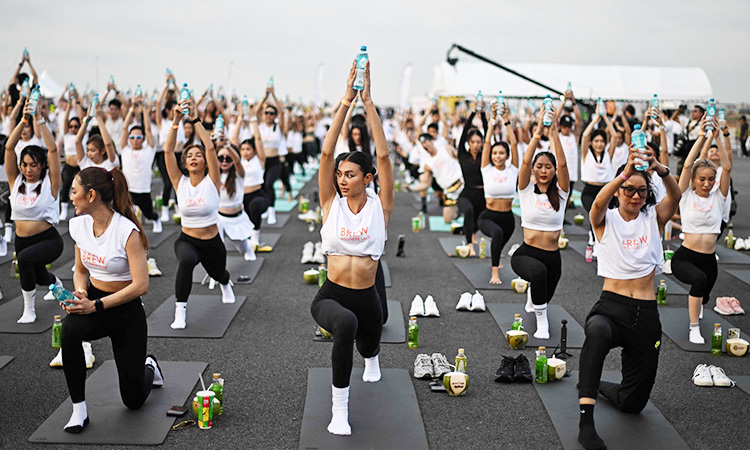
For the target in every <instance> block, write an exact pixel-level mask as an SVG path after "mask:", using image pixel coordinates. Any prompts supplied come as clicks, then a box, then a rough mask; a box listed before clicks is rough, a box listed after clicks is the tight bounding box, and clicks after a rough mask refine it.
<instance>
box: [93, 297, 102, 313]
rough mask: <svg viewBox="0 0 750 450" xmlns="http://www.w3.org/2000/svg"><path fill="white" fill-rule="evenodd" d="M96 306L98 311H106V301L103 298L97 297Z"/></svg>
mask: <svg viewBox="0 0 750 450" xmlns="http://www.w3.org/2000/svg"><path fill="white" fill-rule="evenodd" d="M94 308H96V312H102V311H104V303H102V299H100V298H97V299H96V300H94Z"/></svg>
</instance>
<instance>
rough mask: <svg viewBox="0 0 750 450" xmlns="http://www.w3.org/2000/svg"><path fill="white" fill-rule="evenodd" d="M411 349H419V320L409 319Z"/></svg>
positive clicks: (412, 317)
mask: <svg viewBox="0 0 750 450" xmlns="http://www.w3.org/2000/svg"><path fill="white" fill-rule="evenodd" d="M408 345H409V348H419V325H417V318H416V317H414V316H411V317H409V343H408Z"/></svg>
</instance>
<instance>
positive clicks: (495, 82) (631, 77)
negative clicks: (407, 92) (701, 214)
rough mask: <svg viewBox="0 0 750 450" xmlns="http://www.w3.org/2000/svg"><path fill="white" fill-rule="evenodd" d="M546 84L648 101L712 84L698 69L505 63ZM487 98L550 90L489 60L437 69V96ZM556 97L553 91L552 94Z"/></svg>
mask: <svg viewBox="0 0 750 450" xmlns="http://www.w3.org/2000/svg"><path fill="white" fill-rule="evenodd" d="M504 65H505V66H507V67H509V68H510V69H512V70H515V71H516V72H518V73H521V74H523V75H525V76H527V77H529V78H531V79H533V80H536V81H538V82H540V83H542V84H545V85H547V86H550V87H552V88H555V89H557V90H558V91H561V92H562V91H564V90H565V89H566V87H567V85H568V82H571V83H572V85H573V92H574V93H575V95H576V97H577V98H592V99H595V98H597V97H602V98H603V99H612V100H626V101H648V100H650V99H651V98H652V97H653V96H654V94H657V95H658V96H659V99H660V100H667V101H669V100H673V101H686V100H704V101H705V100H708V99H709V98H711V97H712V95H713V90H712V88H711V82H710V81H709V79H708V76H707V75H706V73H705V72H704V71H703V69H701V68H700V67H648V66H595V65H575V64H524V63H509V64H504ZM480 89H481V90H482V93H483V94H484V95H485V96H488V97H491V96H494V95H497V92H498V91H500V90H502V91H503V95H505V96H506V97H544V96H546V95H547V94H552V92H550V91H548V90H546V89H544V88H542V87H539V86H537V85H535V84H533V83H531V82H529V81H526V80H524V79H522V78H520V77H518V76H516V75H514V74H512V73H510V72H506V71H504V70H502V69H499V68H497V67H494V66H491V65H489V64H486V63H475V62H471V63H466V62H461V61H459V62H458V63H456V65H455V66H451V65H449V64H448V63H443V64H441V65H439V66H436V67H435V69H434V75H433V81H432V93H433V95H437V96H443V97H445V96H457V97H472V96H475V95H476V94H477V91H478V90H480ZM554 96H555V95H554V94H553V97H554Z"/></svg>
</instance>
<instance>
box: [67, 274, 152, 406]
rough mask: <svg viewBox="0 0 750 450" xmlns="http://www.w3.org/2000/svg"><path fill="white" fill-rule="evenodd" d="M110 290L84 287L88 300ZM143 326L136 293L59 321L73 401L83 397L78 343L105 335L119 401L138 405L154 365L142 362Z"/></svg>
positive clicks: (83, 364) (83, 375)
mask: <svg viewBox="0 0 750 450" xmlns="http://www.w3.org/2000/svg"><path fill="white" fill-rule="evenodd" d="M110 294H111V292H103V291H100V290H99V289H97V288H95V287H94V286H92V285H89V287H88V298H89V299H90V300H96V299H98V298H102V297H105V296H107V295H110ZM147 329H148V326H147V325H146V313H145V312H144V311H143V305H142V304H141V298H140V297H138V298H136V299H133V300H130V301H129V302H127V303H125V304H122V305H118V306H115V307H113V308H107V309H105V310H104V311H101V312H94V313H91V314H69V315H68V316H67V317H66V318H65V319H64V320H63V322H62V357H63V371H64V372H65V381H67V383H68V391H70V399H71V400H72V401H73V403H79V402H82V401H84V400H86V359H85V356H84V353H83V347H82V346H81V343H82V342H83V341H93V340H97V339H101V338H103V337H109V339H110V341H112V353H114V356H115V365H116V366H117V378H118V380H119V382H120V397H121V398H122V402H123V403H124V404H125V406H127V407H128V408H130V409H138V408H140V407H141V405H143V402H145V401H146V399H147V398H148V395H149V394H150V393H151V385H152V384H153V381H154V369H153V368H152V367H151V366H149V365H146V344H147V339H148V337H147V335H148V333H147Z"/></svg>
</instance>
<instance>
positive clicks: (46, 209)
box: [10, 173, 60, 225]
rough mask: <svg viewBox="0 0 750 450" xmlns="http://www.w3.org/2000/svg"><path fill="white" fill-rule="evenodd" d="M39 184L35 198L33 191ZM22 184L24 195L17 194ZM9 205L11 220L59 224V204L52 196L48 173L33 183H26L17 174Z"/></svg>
mask: <svg viewBox="0 0 750 450" xmlns="http://www.w3.org/2000/svg"><path fill="white" fill-rule="evenodd" d="M40 183H41V185H42V187H41V190H40V193H39V195H38V196H37V194H36V192H35V189H36V187H37V186H39V184H40ZM22 184H25V185H26V193H25V194H22V193H21V192H19V191H20V189H21V185H22ZM58 198H59V197H58ZM10 204H11V216H10V218H11V220H38V221H45V222H48V223H50V224H52V225H57V223H58V222H60V203H59V202H58V201H57V199H55V198H54V197H53V196H52V183H51V181H50V179H49V173H47V175H45V177H44V179H42V180H39V181H37V182H35V183H27V182H26V181H24V179H23V175H21V174H18V176H17V177H16V181H15V183H14V184H13V190H12V191H11V193H10Z"/></svg>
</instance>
